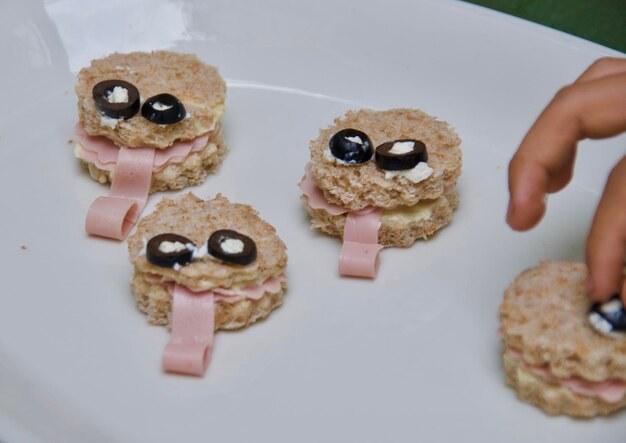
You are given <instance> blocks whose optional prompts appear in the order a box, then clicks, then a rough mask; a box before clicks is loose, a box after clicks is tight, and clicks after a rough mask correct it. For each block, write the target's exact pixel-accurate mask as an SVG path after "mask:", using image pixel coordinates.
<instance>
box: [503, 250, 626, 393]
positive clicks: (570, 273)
mask: <svg viewBox="0 0 626 443" xmlns="http://www.w3.org/2000/svg"><path fill="white" fill-rule="evenodd" d="M586 278H587V269H586V267H585V265H584V264H582V263H575V262H566V261H544V262H542V263H540V264H539V265H538V266H535V267H533V268H531V269H528V270H526V271H524V272H522V273H521V274H520V275H519V276H518V277H517V278H516V279H515V281H514V282H513V283H512V284H511V285H510V286H509V287H508V288H507V289H506V291H505V293H504V301H503V302H502V305H501V307H500V313H499V315H500V323H501V332H502V337H503V340H504V344H505V347H511V348H514V349H516V350H519V351H521V352H522V353H523V358H524V361H525V362H526V363H527V364H529V365H537V366H543V365H547V366H548V367H549V369H550V372H551V373H552V374H554V375H555V376H556V377H559V378H567V377H581V378H583V379H585V380H589V381H603V380H607V379H618V380H624V381H626V339H621V340H619V339H618V340H616V339H614V338H610V337H607V336H605V335H602V334H600V333H598V332H597V331H595V330H594V329H593V327H592V326H590V325H589V323H588V320H587V312H588V310H589V307H590V305H591V301H589V300H588V298H587V296H586V295H585V280H586Z"/></svg>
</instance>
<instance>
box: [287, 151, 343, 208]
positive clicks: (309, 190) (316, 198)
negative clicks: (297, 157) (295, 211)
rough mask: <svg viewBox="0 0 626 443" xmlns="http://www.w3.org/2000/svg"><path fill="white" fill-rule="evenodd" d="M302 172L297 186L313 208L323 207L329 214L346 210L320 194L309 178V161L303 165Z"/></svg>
mask: <svg viewBox="0 0 626 443" xmlns="http://www.w3.org/2000/svg"><path fill="white" fill-rule="evenodd" d="M304 174H305V175H304V178H303V179H302V181H301V182H300V184H299V186H300V190H301V191H302V193H303V194H304V195H306V196H307V198H308V199H309V206H311V207H312V208H313V209H323V210H325V211H326V212H328V213H329V214H330V215H339V214H345V213H346V212H348V210H347V209H346V208H342V207H341V206H337V205H333V204H330V203H328V202H327V201H326V199H325V198H324V194H322V192H321V191H320V190H319V188H318V187H317V186H316V185H315V182H314V181H313V179H312V178H311V163H307V164H306V166H305V167H304Z"/></svg>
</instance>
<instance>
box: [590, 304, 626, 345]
mask: <svg viewBox="0 0 626 443" xmlns="http://www.w3.org/2000/svg"><path fill="white" fill-rule="evenodd" d="M588 319H589V323H590V324H591V326H593V328H594V329H596V330H597V331H598V332H601V333H603V334H606V335H612V336H620V337H621V336H624V335H625V334H626V311H625V310H624V304H623V303H622V300H621V299H620V298H619V295H614V296H613V297H612V298H611V299H610V300H609V301H607V302H604V303H594V304H593V305H591V308H590V309H589V315H588Z"/></svg>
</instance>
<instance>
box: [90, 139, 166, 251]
mask: <svg viewBox="0 0 626 443" xmlns="http://www.w3.org/2000/svg"><path fill="white" fill-rule="evenodd" d="M154 155H155V152H154V149H153V148H133V149H127V148H121V149H120V152H119V155H118V156H117V162H116V164H115V169H114V170H113V183H112V184H111V189H110V191H109V195H108V196H107V197H99V198H97V199H96V200H95V201H94V202H93V203H92V204H91V207H90V208H89V210H88V211H87V219H86V221H85V230H86V231H87V233H88V234H89V235H98V236H101V237H107V238H113V239H116V240H123V239H124V238H126V236H127V235H128V232H129V231H130V229H131V228H132V227H133V225H134V224H135V223H136V222H137V219H138V218H139V215H140V214H141V211H143V208H144V207H145V205H146V202H147V201H148V193H149V192H150V182H151V180H152V165H153V163H154Z"/></svg>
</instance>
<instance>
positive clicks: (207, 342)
mask: <svg viewBox="0 0 626 443" xmlns="http://www.w3.org/2000/svg"><path fill="white" fill-rule="evenodd" d="M153 281H159V279H158V278H156V277H155V278H154V279H153ZM286 281H287V277H285V276H284V275H279V276H278V277H270V278H268V279H267V280H266V281H265V282H263V283H261V284H260V285H257V286H250V287H248V288H244V289H239V290H229V289H224V288H215V289H212V290H209V291H204V292H193V291H191V290H190V289H188V288H186V287H185V286H183V285H179V284H176V283H172V284H171V285H168V291H169V293H170V294H171V295H172V322H171V326H172V334H171V338H170V342H169V343H168V344H167V346H166V347H165V351H164V352H163V369H165V370H166V371H169V372H178V373H181V374H189V375H203V374H204V373H205V372H206V369H207V368H208V367H209V363H210V361H211V352H212V351H213V330H214V325H215V303H216V302H217V301H220V300H224V301H227V302H229V303H234V302H237V301H239V300H242V299H243V298H244V297H245V298H251V299H254V300H258V299H260V298H261V297H262V296H263V295H264V294H265V292H270V293H276V292H278V291H280V288H281V283H282V282H286Z"/></svg>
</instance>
